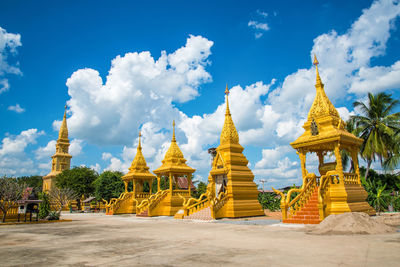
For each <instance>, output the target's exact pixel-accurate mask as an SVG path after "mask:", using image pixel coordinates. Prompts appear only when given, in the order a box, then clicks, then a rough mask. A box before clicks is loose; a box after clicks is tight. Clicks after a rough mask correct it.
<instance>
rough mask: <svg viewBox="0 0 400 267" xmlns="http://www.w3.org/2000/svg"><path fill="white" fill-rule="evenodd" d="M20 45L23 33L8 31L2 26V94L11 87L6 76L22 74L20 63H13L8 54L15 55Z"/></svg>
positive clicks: (0, 88) (0, 87)
mask: <svg viewBox="0 0 400 267" xmlns="http://www.w3.org/2000/svg"><path fill="white" fill-rule="evenodd" d="M19 46H21V35H19V34H14V33H8V32H7V31H6V30H5V29H3V28H2V27H0V94H1V93H4V92H6V91H8V90H9V88H10V85H9V83H8V80H7V79H6V78H4V76H5V75H6V74H17V75H20V74H22V73H21V71H20V69H19V68H18V63H16V64H15V65H12V64H10V63H9V62H8V56H9V55H12V56H13V55H15V54H16V53H17V47H19Z"/></svg>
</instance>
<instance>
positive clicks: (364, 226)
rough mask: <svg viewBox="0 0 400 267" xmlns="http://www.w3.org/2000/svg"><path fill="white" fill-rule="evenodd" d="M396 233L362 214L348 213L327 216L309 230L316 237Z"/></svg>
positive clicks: (391, 228)
mask: <svg viewBox="0 0 400 267" xmlns="http://www.w3.org/2000/svg"><path fill="white" fill-rule="evenodd" d="M395 231H396V228H395V227H392V226H389V225H387V224H385V223H384V222H382V221H380V220H376V219H374V218H372V217H370V216H369V215H368V214H365V213H363V212H348V213H343V214H338V215H329V216H328V217H327V218H326V219H325V220H323V221H322V222H321V223H320V224H319V225H316V226H315V227H313V228H311V229H310V230H309V233H310V234H317V235H335V234H336V235H345V234H386V233H393V232H395Z"/></svg>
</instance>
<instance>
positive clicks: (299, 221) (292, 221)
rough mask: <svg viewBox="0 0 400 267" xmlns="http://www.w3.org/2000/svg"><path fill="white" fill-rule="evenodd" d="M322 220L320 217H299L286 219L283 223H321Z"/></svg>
mask: <svg viewBox="0 0 400 267" xmlns="http://www.w3.org/2000/svg"><path fill="white" fill-rule="evenodd" d="M320 222H321V221H320V220H319V219H310V220H299V219H286V220H283V223H297V224H319V223H320Z"/></svg>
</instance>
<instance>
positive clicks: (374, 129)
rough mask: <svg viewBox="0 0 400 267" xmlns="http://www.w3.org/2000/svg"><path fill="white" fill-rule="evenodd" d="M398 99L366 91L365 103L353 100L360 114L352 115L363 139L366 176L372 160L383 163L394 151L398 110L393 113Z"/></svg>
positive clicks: (399, 113) (362, 150) (398, 126)
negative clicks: (366, 98) (366, 99)
mask: <svg viewBox="0 0 400 267" xmlns="http://www.w3.org/2000/svg"><path fill="white" fill-rule="evenodd" d="M398 104H399V100H394V99H393V98H392V97H391V95H390V94H386V93H379V94H376V95H373V94H371V93H368V102H367V104H365V103H363V102H359V101H356V102H354V104H353V105H354V107H356V108H359V109H360V111H361V115H356V116H352V117H351V119H352V120H354V124H355V126H356V128H358V129H357V131H358V133H359V137H360V138H362V139H364V142H363V144H362V145H361V150H360V153H361V156H362V158H363V159H365V160H366V161H367V170H366V177H368V174H369V169H370V167H371V164H372V162H373V161H375V160H377V159H379V160H380V161H381V164H382V165H383V162H384V160H387V159H389V158H391V157H392V156H393V154H395V153H396V151H395V147H396V144H395V139H396V134H397V133H398V132H399V131H400V112H397V113H393V110H394V108H395V107H396V106H397V105H398Z"/></svg>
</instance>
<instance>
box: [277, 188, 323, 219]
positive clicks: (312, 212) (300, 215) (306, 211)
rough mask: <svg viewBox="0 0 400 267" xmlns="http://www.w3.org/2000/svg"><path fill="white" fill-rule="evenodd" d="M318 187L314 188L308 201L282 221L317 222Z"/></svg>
mask: <svg viewBox="0 0 400 267" xmlns="http://www.w3.org/2000/svg"><path fill="white" fill-rule="evenodd" d="M320 222H321V220H320V219H319V211H318V187H316V188H315V189H314V192H313V194H312V195H311V197H310V199H309V200H308V202H307V203H306V204H305V205H304V206H303V207H302V208H301V209H300V210H299V211H298V212H296V214H295V215H294V216H293V217H291V218H289V219H286V220H283V223H301V224H319V223H320Z"/></svg>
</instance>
